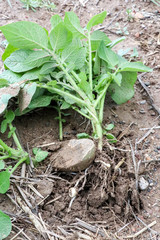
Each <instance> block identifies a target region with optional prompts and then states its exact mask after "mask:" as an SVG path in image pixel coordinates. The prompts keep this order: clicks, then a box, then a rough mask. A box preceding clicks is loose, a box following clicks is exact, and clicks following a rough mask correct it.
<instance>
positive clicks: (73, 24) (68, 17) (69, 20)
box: [64, 12, 86, 39]
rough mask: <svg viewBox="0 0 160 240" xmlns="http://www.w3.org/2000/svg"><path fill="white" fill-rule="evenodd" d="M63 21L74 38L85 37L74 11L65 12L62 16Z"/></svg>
mask: <svg viewBox="0 0 160 240" xmlns="http://www.w3.org/2000/svg"><path fill="white" fill-rule="evenodd" d="M64 23H65V25H66V27H67V28H68V29H69V31H71V32H72V34H73V36H74V37H75V38H81V39H83V38H86V36H85V35H84V30H83V28H82V27H81V25H80V21H79V18H78V17H77V15H76V14H75V13H74V12H66V13H65V17H64Z"/></svg>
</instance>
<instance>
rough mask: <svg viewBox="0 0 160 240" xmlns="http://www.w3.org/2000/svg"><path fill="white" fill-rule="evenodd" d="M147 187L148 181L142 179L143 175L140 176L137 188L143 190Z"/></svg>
mask: <svg viewBox="0 0 160 240" xmlns="http://www.w3.org/2000/svg"><path fill="white" fill-rule="evenodd" d="M148 187H149V182H148V181H147V180H145V179H144V177H140V179H139V189H140V190H142V191H144V190H146V189H147V188H148Z"/></svg>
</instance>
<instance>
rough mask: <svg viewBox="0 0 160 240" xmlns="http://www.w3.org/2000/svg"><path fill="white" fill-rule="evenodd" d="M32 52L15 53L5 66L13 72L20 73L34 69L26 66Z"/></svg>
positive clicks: (21, 51)
mask: <svg viewBox="0 0 160 240" xmlns="http://www.w3.org/2000/svg"><path fill="white" fill-rule="evenodd" d="M31 52H32V51H31V50H22V49H20V50H17V51H15V52H13V53H12V54H11V55H10V56H9V57H8V58H7V59H6V60H5V61H4V64H5V65H6V66H7V67H8V68H9V69H10V70H12V71H13V72H16V73H20V72H25V71H28V70H30V69H32V68H33V67H32V66H31V65H30V66H28V65H26V64H25V60H26V59H27V57H28V56H29V54H30V53H31Z"/></svg>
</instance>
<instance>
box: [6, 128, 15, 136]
mask: <svg viewBox="0 0 160 240" xmlns="http://www.w3.org/2000/svg"><path fill="white" fill-rule="evenodd" d="M15 131H16V128H15V127H12V128H11V129H10V131H9V133H8V138H10V137H12V135H13V133H14V132H15Z"/></svg>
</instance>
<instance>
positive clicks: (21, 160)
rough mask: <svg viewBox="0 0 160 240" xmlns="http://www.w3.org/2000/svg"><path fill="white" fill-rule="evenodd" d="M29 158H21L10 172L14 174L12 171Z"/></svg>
mask: <svg viewBox="0 0 160 240" xmlns="http://www.w3.org/2000/svg"><path fill="white" fill-rule="evenodd" d="M27 158H28V156H25V157H23V158H22V159H20V160H19V161H18V162H17V163H16V165H15V166H14V167H13V168H12V170H11V171H10V174H12V173H13V172H14V171H15V170H16V169H17V167H18V166H19V165H20V164H21V163H23V162H25V161H26V160H27Z"/></svg>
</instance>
